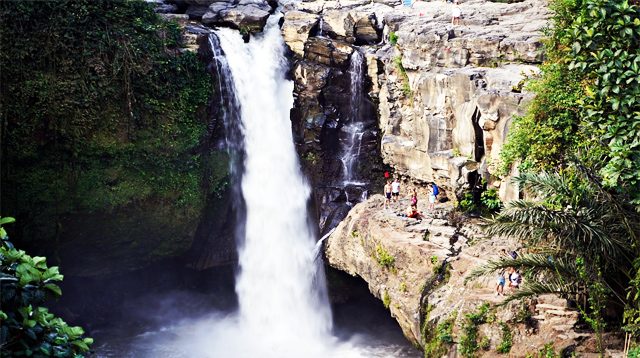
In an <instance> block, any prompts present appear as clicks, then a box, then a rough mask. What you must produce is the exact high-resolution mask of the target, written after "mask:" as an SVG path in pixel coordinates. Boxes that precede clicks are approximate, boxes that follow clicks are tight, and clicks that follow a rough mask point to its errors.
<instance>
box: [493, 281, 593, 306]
mask: <svg viewBox="0 0 640 358" xmlns="http://www.w3.org/2000/svg"><path fill="white" fill-rule="evenodd" d="M579 292H580V289H579V286H578V285H577V284H576V283H575V282H571V281H570V282H567V281H564V280H558V279H549V280H545V281H544V282H537V281H532V282H526V283H525V284H524V285H522V287H520V288H518V289H517V291H515V292H514V293H513V294H511V295H509V296H507V298H506V299H505V300H504V301H502V302H501V303H500V304H499V306H503V305H506V304H507V303H509V302H511V301H515V300H520V299H523V298H529V297H534V296H540V295H545V294H556V295H559V296H561V297H562V296H564V297H567V296H573V295H575V294H577V293H579Z"/></svg>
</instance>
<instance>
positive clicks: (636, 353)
mask: <svg viewBox="0 0 640 358" xmlns="http://www.w3.org/2000/svg"><path fill="white" fill-rule="evenodd" d="M627 358H640V347H633V348H631V349H629V352H628V353H627Z"/></svg>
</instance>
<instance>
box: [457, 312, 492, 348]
mask: <svg viewBox="0 0 640 358" xmlns="http://www.w3.org/2000/svg"><path fill="white" fill-rule="evenodd" d="M489 308H490V307H489V304H488V303H483V304H482V305H480V306H479V307H478V308H477V309H476V311H475V312H471V313H467V314H466V315H465V320H464V324H463V325H462V337H460V342H459V343H458V347H459V352H460V353H461V354H462V356H463V357H474V356H475V353H476V352H477V351H478V349H480V348H482V349H485V347H486V348H488V346H487V342H486V341H485V340H484V339H482V340H480V344H479V343H478V339H479V338H480V336H479V332H478V327H479V326H480V325H482V324H484V323H487V322H489V321H490V316H489Z"/></svg>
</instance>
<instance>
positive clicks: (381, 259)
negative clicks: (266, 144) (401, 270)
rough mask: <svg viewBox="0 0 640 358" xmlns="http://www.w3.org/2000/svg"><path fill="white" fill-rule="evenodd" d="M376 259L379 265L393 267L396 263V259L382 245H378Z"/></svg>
mask: <svg viewBox="0 0 640 358" xmlns="http://www.w3.org/2000/svg"><path fill="white" fill-rule="evenodd" d="M375 256H376V261H377V262H378V265H380V266H382V267H385V268H387V269H392V268H393V267H394V265H395V262H396V259H395V257H393V255H391V254H390V253H389V252H388V251H387V250H386V249H385V248H384V247H383V246H382V245H380V244H378V245H376V255H375Z"/></svg>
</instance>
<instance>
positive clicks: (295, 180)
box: [177, 16, 337, 358]
mask: <svg viewBox="0 0 640 358" xmlns="http://www.w3.org/2000/svg"><path fill="white" fill-rule="evenodd" d="M277 21H278V19H277V18H276V16H272V17H271V18H270V20H269V23H268V25H267V27H266V28H265V30H264V32H263V33H262V34H261V35H258V36H256V37H254V38H252V39H251V41H250V42H249V43H246V44H245V43H244V41H243V40H242V37H241V35H240V34H239V33H238V32H237V31H234V30H230V29H220V30H217V31H216V34H217V36H218V38H219V42H220V46H221V48H222V50H223V51H224V54H225V56H226V65H227V66H228V70H230V71H229V72H230V73H229V74H227V76H229V77H232V78H233V87H234V92H235V98H236V100H237V103H238V104H239V106H240V117H241V119H242V128H243V133H242V134H243V137H244V152H245V162H244V172H243V176H242V185H241V187H242V196H243V198H244V200H245V204H246V205H245V207H246V224H245V234H244V237H243V238H242V237H241V238H239V242H240V246H239V266H240V270H239V274H238V277H237V282H236V291H237V294H238V300H239V310H238V312H237V314H235V315H233V316H232V317H226V318H224V319H217V320H215V321H213V322H211V321H204V322H200V323H199V324H197V325H195V326H192V327H191V332H187V333H186V334H182V335H181V336H180V337H179V338H178V340H177V346H179V347H182V348H183V349H186V350H187V352H186V353H187V355H188V356H190V355H192V356H196V357H274V358H275V357H278V358H280V357H327V356H332V355H333V354H332V352H335V350H336V349H337V348H336V347H337V345H336V339H335V338H334V337H332V336H331V322H332V321H331V312H330V309H329V305H328V302H327V298H326V292H325V290H326V289H325V283H324V277H323V272H322V267H321V266H320V265H319V263H318V262H317V261H316V260H315V257H316V252H315V250H314V247H315V240H314V237H313V236H314V235H313V231H312V230H311V227H310V226H309V224H308V221H307V219H308V214H307V200H308V198H309V195H310V189H309V186H308V185H307V183H306V181H305V179H304V177H303V176H302V173H301V171H300V165H299V163H298V157H297V154H296V151H295V148H294V145H293V137H292V133H291V122H290V119H289V111H290V109H291V108H292V106H293V82H292V81H289V80H287V79H285V71H286V59H285V57H284V50H285V47H284V41H283V40H282V36H281V34H280V29H279V28H278V26H277ZM215 54H216V52H215V51H214V55H215ZM203 331H209V332H210V333H208V334H207V333H204V332H203ZM203 337H208V338H209V339H210V340H211V343H210V344H202V343H201V342H200V343H199V342H197V341H196V340H198V341H201V340H202V339H203Z"/></svg>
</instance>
